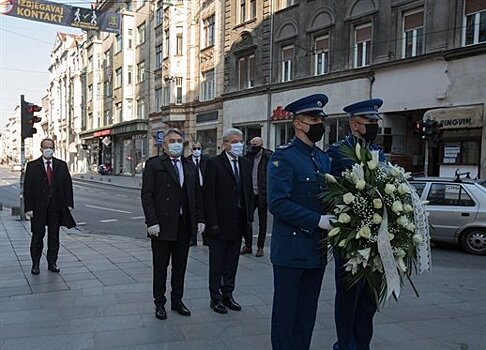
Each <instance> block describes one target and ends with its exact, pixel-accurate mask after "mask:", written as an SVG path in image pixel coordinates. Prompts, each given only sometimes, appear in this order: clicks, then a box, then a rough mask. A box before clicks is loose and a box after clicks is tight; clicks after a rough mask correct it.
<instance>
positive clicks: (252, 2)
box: [250, 0, 257, 19]
mask: <svg viewBox="0 0 486 350" xmlns="http://www.w3.org/2000/svg"><path fill="white" fill-rule="evenodd" d="M256 10H257V8H256V0H250V19H253V18H256Z"/></svg>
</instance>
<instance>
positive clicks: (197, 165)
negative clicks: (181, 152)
mask: <svg viewBox="0 0 486 350" xmlns="http://www.w3.org/2000/svg"><path fill="white" fill-rule="evenodd" d="M196 168H197V171H198V172H199V159H198V158H196Z"/></svg>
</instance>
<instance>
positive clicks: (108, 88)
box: [105, 80, 112, 97]
mask: <svg viewBox="0 0 486 350" xmlns="http://www.w3.org/2000/svg"><path fill="white" fill-rule="evenodd" d="M111 86H112V85H111V81H110V80H105V96H106V97H110V96H111Z"/></svg>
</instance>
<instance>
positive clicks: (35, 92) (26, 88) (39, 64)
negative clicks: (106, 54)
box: [0, 0, 90, 127]
mask: <svg viewBox="0 0 486 350" xmlns="http://www.w3.org/2000/svg"><path fill="white" fill-rule="evenodd" d="M53 2H58V3H63V4H64V5H73V6H83V7H89V3H90V1H88V0H67V1H53ZM85 4H86V5H85ZM57 32H64V33H73V34H81V33H82V32H81V30H79V29H75V28H70V27H64V26H59V25H52V24H47V23H42V22H36V21H29V20H26V19H22V18H16V17H12V16H6V15H0V127H3V126H4V125H5V124H6V122H7V120H8V117H9V116H10V115H12V114H13V113H14V112H15V107H16V106H17V105H19V104H20V95H21V94H24V95H25V100H27V101H29V102H33V103H36V104H40V102H41V99H42V97H43V96H45V95H46V94H47V87H48V82H49V80H48V78H49V74H48V68H49V65H50V53H51V50H52V49H53V47H54V43H55V40H56V33H57Z"/></svg>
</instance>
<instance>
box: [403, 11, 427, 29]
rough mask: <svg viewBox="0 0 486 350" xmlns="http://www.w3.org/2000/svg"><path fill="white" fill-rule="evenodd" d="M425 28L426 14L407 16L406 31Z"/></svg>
mask: <svg viewBox="0 0 486 350" xmlns="http://www.w3.org/2000/svg"><path fill="white" fill-rule="evenodd" d="M423 26H424V13H423V11H422V12H417V13H414V14H411V15H405V23H404V29H405V31H409V30H412V29H415V28H420V27H423Z"/></svg>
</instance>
